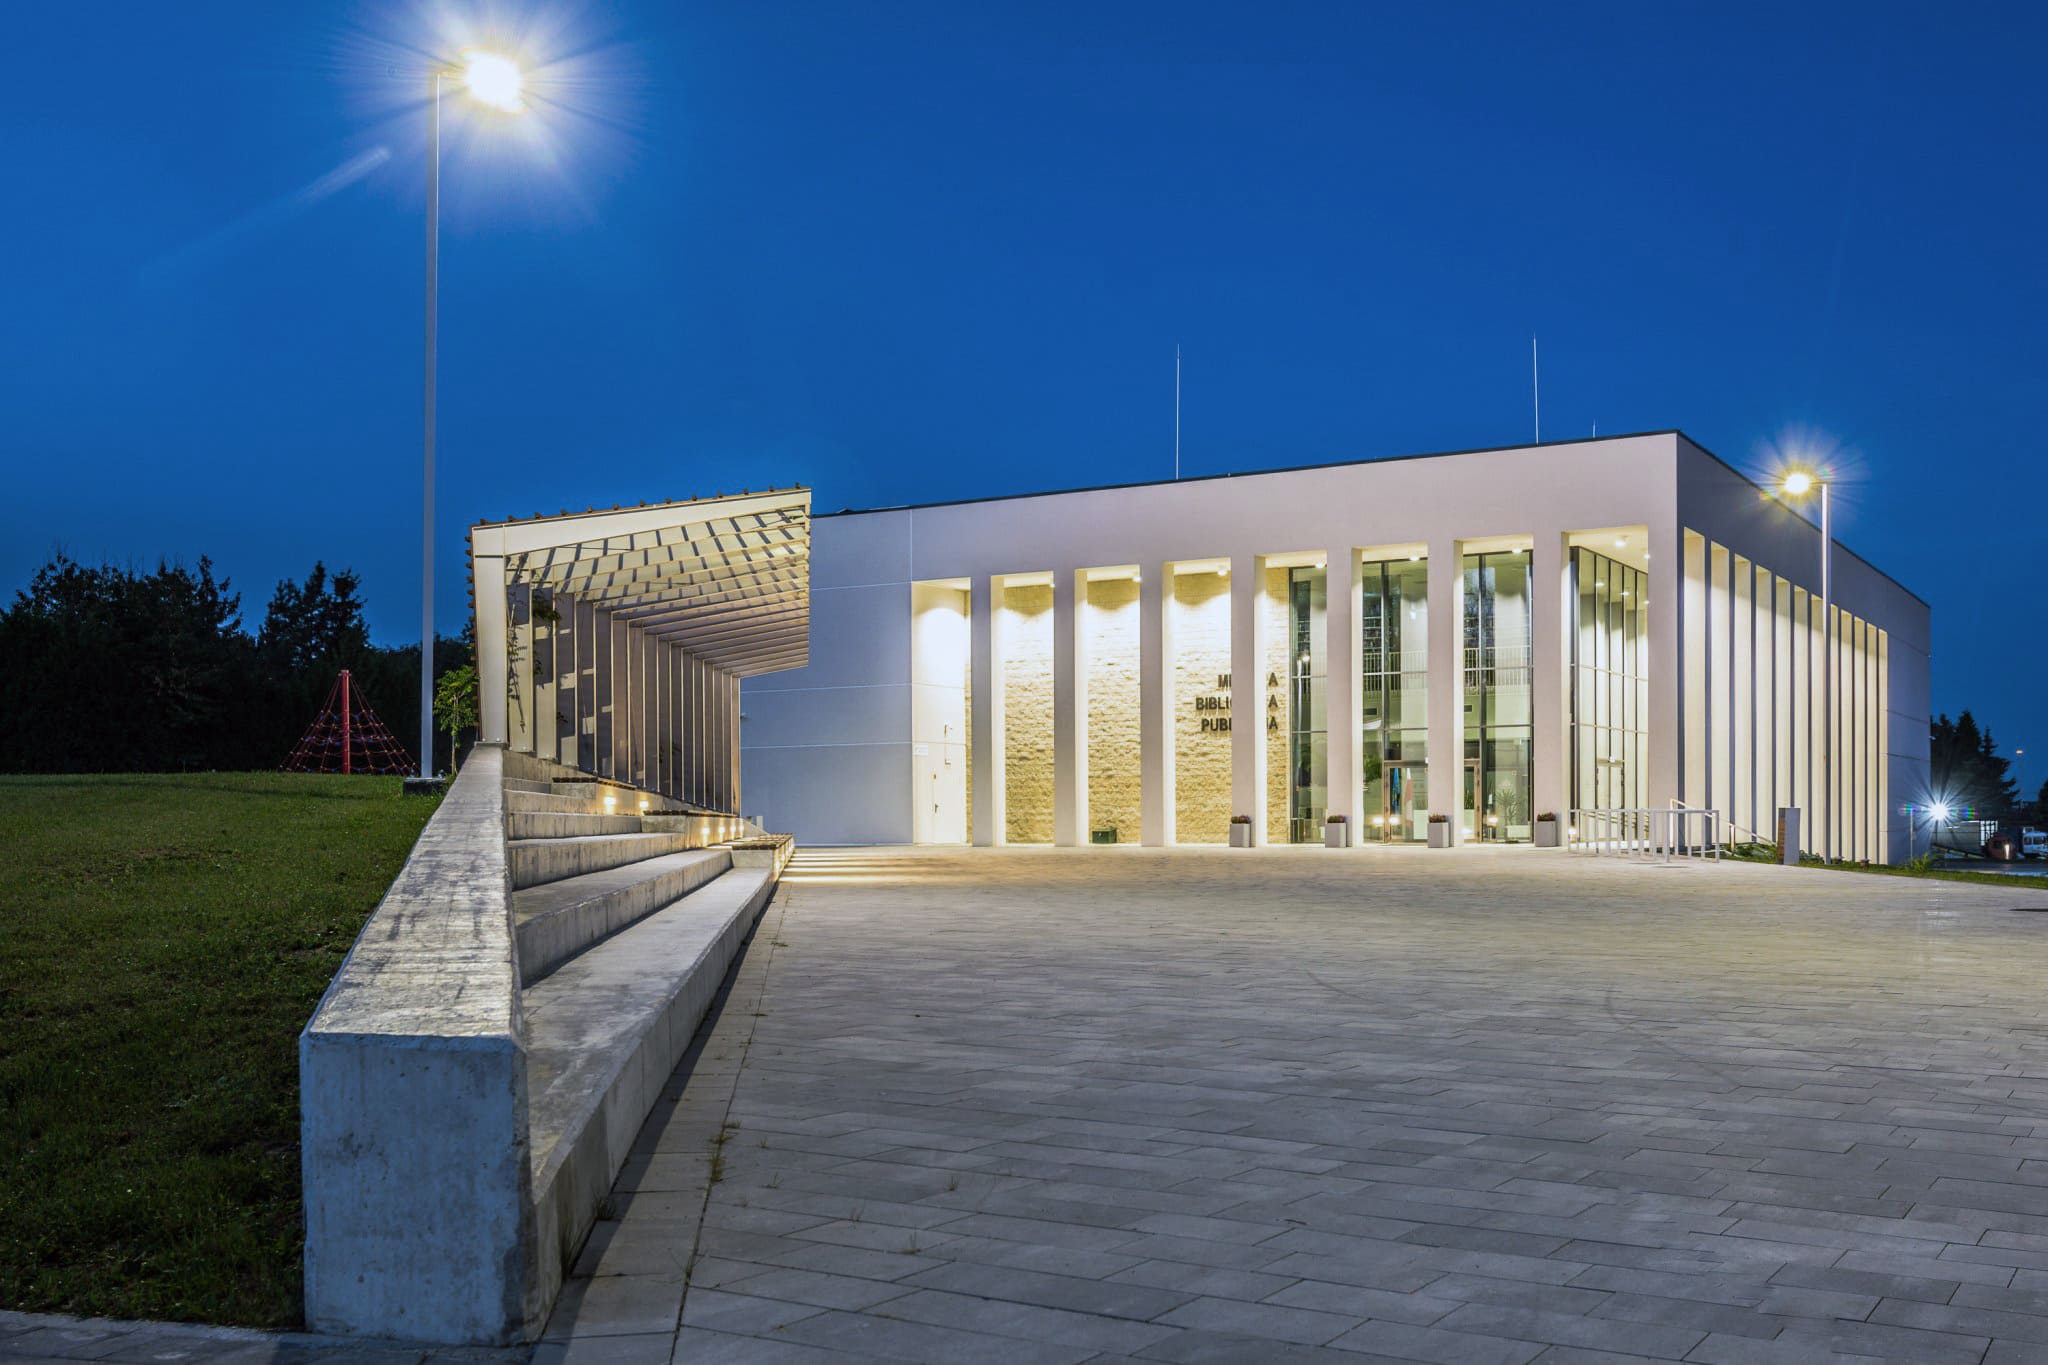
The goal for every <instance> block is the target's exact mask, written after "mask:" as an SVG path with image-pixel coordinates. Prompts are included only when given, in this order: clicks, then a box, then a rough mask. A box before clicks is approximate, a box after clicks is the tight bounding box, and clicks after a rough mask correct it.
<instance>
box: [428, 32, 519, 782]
mask: <svg viewBox="0 0 2048 1365" xmlns="http://www.w3.org/2000/svg"><path fill="white" fill-rule="evenodd" d="M450 76H458V77H460V78H461V79H462V83H463V84H464V86H466V87H467V88H468V90H469V93H470V97H471V98H472V99H475V100H476V101H477V102H478V103H480V104H484V105H488V106H489V107H491V108H493V109H496V110H499V111H500V112H502V113H507V114H516V113H518V112H519V111H520V110H521V109H524V108H525V107H526V101H525V99H524V98H523V97H522V95H521V86H522V85H523V84H524V78H523V77H522V76H521V74H520V71H519V64H518V63H517V62H514V61H513V60H512V59H511V58H509V57H501V56H499V55H497V54H496V53H492V52H472V53H470V54H469V55H467V56H466V57H464V58H463V62H462V65H461V66H459V67H438V68H436V69H435V71H434V91H433V100H432V102H431V104H432V107H431V109H430V111H429V115H428V117H429V124H428V134H429V137H428V146H427V336H426V375H425V378H426V385H425V387H426V414H425V418H426V420H425V427H426V430H425V439H424V447H425V449H424V452H423V458H422V461H421V493H420V780H421V781H422V782H425V781H429V780H431V779H432V778H433V776H434V402H435V390H436V387H437V376H436V374H435V365H436V361H437V359H438V355H437V352H438V349H439V343H438V335H437V334H438V331H439V323H440V320H439V316H438V314H439V311H440V309H439V301H440V293H441V82H442V81H444V80H446V79H447V78H448V77H450ZM451 742H452V740H451Z"/></svg>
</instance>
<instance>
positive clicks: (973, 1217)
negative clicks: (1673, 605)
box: [0, 849, 2048, 1365]
mask: <svg viewBox="0 0 2048 1365" xmlns="http://www.w3.org/2000/svg"><path fill="white" fill-rule="evenodd" d="M2023 906H2027V907H2034V908H2040V909H2048V887H2043V888H2038V889H2029V887H2028V886H2027V885H2026V884H2025V883H2019V884H2015V885H2014V886H2013V887H2011V888H2006V887H1996V886H1979V885H1966V884H1958V883H1950V882H1929V881H1921V880H1912V879H1905V878H1888V877H1877V876H1864V875H1855V874H1849V873H1829V872H1818V871H1810V870H1809V871H1801V870H1787V869H1781V868H1769V867H1761V866H1754V865H1744V864H1724V865H1722V866H1719V867H1709V866H1703V865H1677V866H1669V867H1665V866H1655V865H1641V864H1631V863H1628V862H1624V861H1610V860H1594V859H1581V858H1574V857H1570V856H1567V855H1564V854H1558V853H1547V852H1546V853H1538V852H1534V851H1529V850H1511V851H1476V850H1475V851H1470V852H1464V853H1458V854H1447V853H1431V852H1429V851H1427V850H1416V849H1397V850H1372V851H1364V852H1357V853H1353V854H1350V855H1337V854H1330V853H1327V852H1325V851H1323V850H1316V849H1273V850H1259V851H1251V852H1230V851H1223V850H1194V849H1181V850H1172V851H1151V850H1137V849H1091V850H1072V851H1053V850H1045V849H1029V850H1026V849H1019V850H1009V851H991V850H978V851H913V850H860V851H853V850H846V851H835V850H822V851H818V850H813V851H807V852H804V853H801V854H799V856H798V860H797V862H795V863H794V864H792V866H791V868H790V871H789V875H788V877H787V879H786V880H785V882H784V883H783V886H782V888H781V890H780V891H779V892H778V893H777V895H776V897H775V900H774V902H773V903H772V904H771V905H770V906H769V908H768V910H767V913H766V915H765V917H764V919H763V920H762V922H761V926H760V928H759V930H758V932H757V933H756V935H755V938H754V940H753V943H752V946H751V947H750V948H749V949H748V951H747V953H746V955H745V956H744V957H743V959H742V960H741V963H740V965H739V967H738V969H737V971H736V972H735V973H734V975H733V977H732V978H731V980H730V981H729V982H728V983H727V989H726V992H725V994H724V997H723V998H722V1000H721V1002H720V1004H719V1005H718V1006H716V1007H715V1013H714V1015H713V1018H712V1019H711V1021H710V1023H709V1025H708V1027H707V1028H706V1030H704V1031H703V1032H702V1033H700V1035H699V1037H698V1039H697V1042H696V1044H695V1046H694V1047H693V1050H692V1055H691V1056H690V1058H689V1059H688V1060H687V1061H686V1062H685V1064H684V1067H683V1068H682V1070H681V1071H679V1072H678V1073H677V1075H676V1077H675V1078H673V1079H672V1081H671V1082H670V1085H669V1087H668V1092H667V1098H666V1099H665V1100H664V1102H663V1103H662V1104H661V1105H660V1106H658V1107H657V1109H656V1111H655V1113H654V1115H653V1117H652V1118H651V1119H650V1120H649V1122H648V1124H647V1126H646V1129H645V1131H644V1132H643V1133H642V1134H641V1139H640V1144H639V1152H638V1154H637V1155H635V1156H634V1157H633V1158H632V1159H631V1160H630V1162H629V1163H628V1165H627V1167H626V1170H625V1172H624V1175H623V1176H622V1178H621V1180H620V1183H619V1187H618V1189H617V1191H616V1192H615V1194H614V1196H613V1200H612V1203H611V1205H610V1207H609V1209H608V1212H609V1214H610V1215H611V1216H610V1217H608V1218H606V1219H605V1220H604V1221H602V1222H600V1223H599V1225H598V1228H597V1231H596V1233H595V1234H594V1235H593V1237H592V1239H591V1243H590V1245H589V1247H588V1248H587V1249H586V1251H585V1253H584V1255H583V1257H582V1260H581V1261H580V1263H579V1265H578V1267H577V1272H578V1273H577V1275H576V1276H575V1277H574V1278H572V1279H571V1281H570V1283H569V1285H568V1287H567V1290H566V1292H565V1294H564V1296H563V1299H562V1301H561V1304H560V1306H559V1307H558V1309H557V1311H556V1313H555V1316H554V1319H553V1321H552V1323H551V1324H550V1328H549V1332H548V1340H547V1341H545V1342H543V1343H542V1345H541V1346H540V1347H539V1349H538V1351H537V1352H534V1353H533V1355H534V1358H535V1361H536V1365H563V1362H565V1361H567V1362H579V1363H580V1362H590V1363H592V1365H595V1363H597V1362H616V1363H617V1365H640V1363H641V1362H647V1363H648V1365H665V1362H668V1361H670V1360H672V1359H673V1360H676V1361H693V1362H694V1361H707V1362H710V1361H817V1362H824V1361H828V1360H835V1359H838V1360H852V1359H862V1358H868V1359H885V1360H908V1361H973V1362H984V1361H986V1362H1009V1361H1019V1362H1039V1361H1044V1362H1078V1361H1103V1362H1106V1361H1112V1360H1119V1359H1133V1360H1144V1361H1153V1362H1162V1361H1165V1362H1171V1361H1181V1362H1208V1361H1259V1362H1263V1361H1307V1360H1328V1361H1342V1362H1351V1365H1358V1362H1361V1361H1373V1360H1406V1361H1415V1360H1420V1361H1438V1362H1468V1361H1469V1362H1482V1363H1488V1365H1490V1363H1494V1362H1503V1363H1505V1365H1520V1363H1521V1362H1528V1361H1540V1362H1543V1363H1544V1365H1566V1363H1567V1362H1582V1363H1588V1365H1590V1362H1614V1361H1624V1360H1642V1359H1650V1360H1683V1361H1691V1362H1702V1363H1703V1365H1704V1363H1711V1365H1751V1363H1753V1362H1754V1363H1759V1365H1771V1363H1774V1362H1799V1363H1801V1365H1804V1362H1811V1361H1826V1360H1836V1359H1846V1360H1873V1359H1882V1360H1895V1361H1910V1362H1916V1365H1944V1363H1946V1362H1957V1363H1958V1365H1976V1363H1977V1362H1985V1363H1986V1365H2012V1363H2013V1362H2020V1361H2033V1360H2041V1361H2048V1021H2044V1019H2043V1016H2042V1014H2041V1011H2040V1005H2041V986H2042V981H2043V977H2044V966H2048V914H2038V915H2036V914H2023V913H2015V908H2016V907H2023ZM526 1354H527V1353H525V1352H518V1353H513V1352H432V1353H430V1352H427V1351H423V1350H420V1349H417V1348H411V1349H408V1348H403V1347H399V1346H395V1345H391V1344H388V1343H360V1344H353V1345H343V1344H339V1343H334V1342H332V1341H331V1340H330V1341H324V1342H323V1341H320V1340H316V1339H312V1338H304V1337H299V1338H292V1337H284V1338H279V1337H275V1336H265V1335H262V1334H253V1333H233V1332H210V1331H206V1330H203V1329H190V1328H180V1327H170V1326H162V1325H154V1324H114V1323H77V1322H68V1323H67V1322H61V1321H57V1320H52V1319H46V1318H36V1317H32V1316H30V1315H26V1314H4V1315H0V1361H8V1360H17V1359H20V1360H47V1359H55V1358H64V1359H104V1360H122V1361H157V1362H173V1361H183V1362H193V1363H194V1365H198V1363H199V1362H205V1365H213V1363H214V1362H224V1361H232V1362H234V1365H291V1363H292V1362H295V1361H296V1362H303V1363H305V1365H312V1363H313V1362H318V1363H319V1365H340V1362H346V1363H347V1365H423V1363H424V1365H459V1363H460V1362H465V1361H466V1362H472V1363H473V1365H498V1363H501V1362H506V1361H518V1360H522V1359H524V1358H525V1356H526Z"/></svg>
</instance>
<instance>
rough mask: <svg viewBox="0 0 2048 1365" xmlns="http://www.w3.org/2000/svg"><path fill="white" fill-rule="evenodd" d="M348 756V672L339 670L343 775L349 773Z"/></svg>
mask: <svg viewBox="0 0 2048 1365" xmlns="http://www.w3.org/2000/svg"><path fill="white" fill-rule="evenodd" d="M348 755H349V733H348V670H347V669H345V668H344V669H342V670H341V771H342V772H343V773H344V774H346V773H347V772H348V771H349V765H348Z"/></svg>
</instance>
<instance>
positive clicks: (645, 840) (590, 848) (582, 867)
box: [505, 834, 696, 891]
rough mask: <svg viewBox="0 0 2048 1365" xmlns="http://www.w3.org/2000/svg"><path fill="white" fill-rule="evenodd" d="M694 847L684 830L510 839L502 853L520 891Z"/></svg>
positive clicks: (513, 887)
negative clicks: (680, 831)
mask: <svg viewBox="0 0 2048 1365" xmlns="http://www.w3.org/2000/svg"><path fill="white" fill-rule="evenodd" d="M693 847H696V845H695V844H693V843H692V842H691V840H690V836H689V835H687V834H587V835H578V836H575V837H572V838H567V839H509V840H507V841H506V843H505V853H506V856H507V858H508V860H509V861H510V863H511V865H512V889H513V890H514V891H520V890H524V889H525V888H526V887H529V886H541V885H544V884H545V883H547V882H558V881H560V880H562V878H564V877H580V876H582V875H583V874H584V873H586V872H602V871H603V870H604V869H606V868H608V867H623V866H624V865H625V864H627V863H637V862H639V861H640V860H641V859H643V858H659V857H660V856H661V855H663V854H664V853H682V852H685V851H686V850H688V849H691V848H693Z"/></svg>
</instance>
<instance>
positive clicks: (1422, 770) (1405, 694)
mask: <svg viewBox="0 0 2048 1365" xmlns="http://www.w3.org/2000/svg"><path fill="white" fill-rule="evenodd" d="M1358 577H1359V598H1360V603H1361V605H1360V608H1359V611H1360V620H1359V642H1360V645H1361V647H1362V651H1363V659H1362V662H1361V664H1360V679H1359V690H1360V697H1359V710H1360V714H1361V725H1362V728H1361V731H1360V734H1359V759H1360V763H1361V766H1362V767H1363V768H1364V770H1365V795H1364V800H1363V803H1362V804H1361V806H1360V809H1359V815H1358V819H1359V823H1360V830H1359V833H1360V835H1361V836H1362V837H1364V838H1367V839H1380V840H1384V841H1387V842H1399V843H1421V842H1422V841H1423V840H1424V839H1426V838H1427V837H1428V835H1429V563H1428V561H1427V560H1423V559H1420V558H1417V559H1409V560H1397V561H1394V562H1392V563H1385V564H1361V565H1360V566H1359V569H1358Z"/></svg>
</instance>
